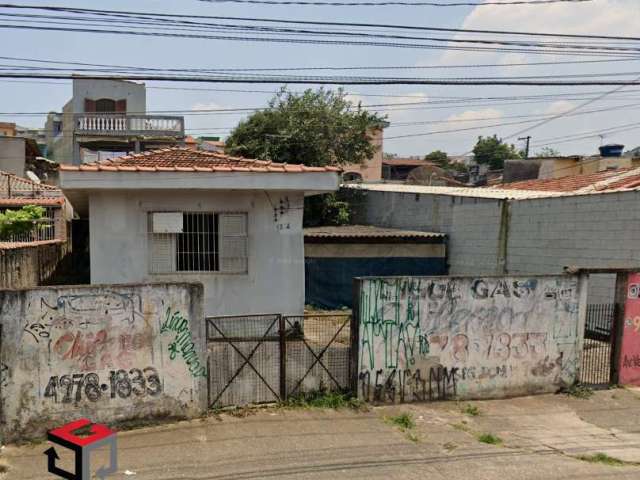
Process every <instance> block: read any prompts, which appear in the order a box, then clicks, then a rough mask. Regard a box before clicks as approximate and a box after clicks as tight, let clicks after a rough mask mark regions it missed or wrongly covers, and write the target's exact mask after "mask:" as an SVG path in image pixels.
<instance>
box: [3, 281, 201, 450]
mask: <svg viewBox="0 0 640 480" xmlns="http://www.w3.org/2000/svg"><path fill="white" fill-rule="evenodd" d="M0 322H1V325H2V340H1V345H0V348H1V352H0V357H1V378H0V383H1V385H0V396H1V400H2V419H1V420H2V424H1V426H2V430H3V438H4V440H5V441H7V440H11V439H15V438H23V439H24V438H29V437H34V436H37V435H42V434H43V433H44V432H45V430H47V429H50V428H52V427H56V426H60V425H63V424H64V423H66V422H67V421H71V420H76V419H78V418H81V417H87V418H89V419H90V420H91V421H93V422H107V423H111V424H112V423H113V422H117V421H120V420H127V419H137V418H151V417H157V416H163V417H166V416H175V417H190V416H195V415H198V414H200V413H201V412H202V411H203V409H204V408H205V407H206V357H205V355H206V353H205V352H206V349H205V346H204V316H203V311H202V285H197V284H147V285H96V286H87V287H64V288H35V289H30V290H5V291H0Z"/></svg>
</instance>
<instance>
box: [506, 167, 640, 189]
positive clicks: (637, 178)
mask: <svg viewBox="0 0 640 480" xmlns="http://www.w3.org/2000/svg"><path fill="white" fill-rule="evenodd" d="M632 170H637V172H632ZM617 177H621V178H620V179H619V180H616V178H617ZM638 182H640V169H636V168H635V167H627V168H619V169H617V170H604V171H602V172H595V173H588V174H584V175H572V176H566V177H561V178H549V179H543V180H523V181H520V182H512V183H503V184H500V185H496V186H495V187H494V188H499V189H501V190H535V191H539V192H575V191H577V190H581V189H583V188H587V187H591V186H593V187H594V189H595V190H598V191H601V190H613V189H618V188H632V187H633V186H638V185H635V184H636V183H638Z"/></svg>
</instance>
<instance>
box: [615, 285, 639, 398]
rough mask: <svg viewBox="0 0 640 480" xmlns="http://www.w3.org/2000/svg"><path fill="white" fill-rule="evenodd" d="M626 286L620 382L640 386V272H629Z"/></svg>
mask: <svg viewBox="0 0 640 480" xmlns="http://www.w3.org/2000/svg"><path fill="white" fill-rule="evenodd" d="M625 287H626V301H625V304H624V320H625V321H624V326H623V329H622V341H621V345H620V359H619V361H620V363H619V365H618V372H619V382H620V384H621V385H635V386H640V273H631V274H629V278H628V280H627V284H626V285H625Z"/></svg>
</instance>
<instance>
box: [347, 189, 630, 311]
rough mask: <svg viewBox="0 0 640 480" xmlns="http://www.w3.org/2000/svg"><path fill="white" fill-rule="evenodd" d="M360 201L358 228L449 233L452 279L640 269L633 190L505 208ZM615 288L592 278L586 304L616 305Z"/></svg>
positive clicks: (409, 197)
mask: <svg viewBox="0 0 640 480" xmlns="http://www.w3.org/2000/svg"><path fill="white" fill-rule="evenodd" d="M361 202H362V203H361V205H360V207H361V208H359V211H358V212H357V213H356V222H357V223H365V224H371V225H377V226H382V227H395V228H405V229H417V230H422V231H434V232H442V233H446V234H447V235H448V236H449V244H448V260H449V266H450V269H449V271H450V274H452V275H464V274H473V275H489V274H495V273H503V272H506V273H509V274H557V273H562V271H563V269H564V267H565V266H568V265H576V266H580V267H593V268H596V267H597V268H606V267H611V268H619V267H628V266H630V265H638V264H640V251H638V249H637V248H636V246H637V245H638V244H639V242H640V222H639V220H640V212H639V211H638V209H637V205H638V202H640V192H638V191H630V192H616V193H602V194H596V195H580V196H571V197H554V198H544V199H529V200H517V201H515V200H511V201H508V202H507V203H505V202H506V201H505V200H495V199H479V198H468V197H452V196H444V195H416V194H412V193H399V192H375V191H366V192H365V195H364V196H363V198H362V200H361ZM505 205H507V206H508V210H507V211H506V212H505V211H504V208H505ZM507 227H508V228H507ZM614 284H615V275H610V274H598V275H591V279H590V281H589V296H588V297H589V303H590V304H593V303H611V302H613V299H614V298H613V297H614V295H613V292H614Z"/></svg>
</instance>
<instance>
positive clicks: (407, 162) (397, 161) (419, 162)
mask: <svg viewBox="0 0 640 480" xmlns="http://www.w3.org/2000/svg"><path fill="white" fill-rule="evenodd" d="M382 164H383V165H389V166H391V167H424V166H436V165H435V164H434V163H433V162H428V161H426V160H423V159H421V158H386V159H384V160H382Z"/></svg>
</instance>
